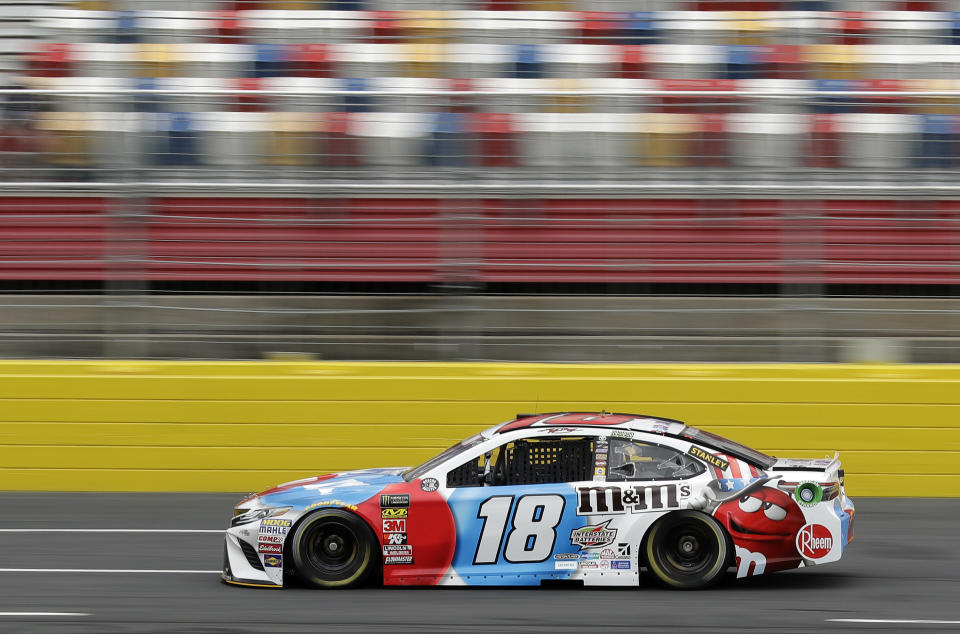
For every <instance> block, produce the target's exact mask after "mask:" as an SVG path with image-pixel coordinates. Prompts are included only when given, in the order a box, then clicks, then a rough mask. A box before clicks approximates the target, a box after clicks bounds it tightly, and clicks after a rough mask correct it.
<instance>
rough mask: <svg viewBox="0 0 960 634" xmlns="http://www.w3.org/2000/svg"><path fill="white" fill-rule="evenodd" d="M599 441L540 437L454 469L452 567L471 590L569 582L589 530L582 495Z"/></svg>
mask: <svg viewBox="0 0 960 634" xmlns="http://www.w3.org/2000/svg"><path fill="white" fill-rule="evenodd" d="M595 450H596V438H595V437H594V436H588V435H573V434H571V435H566V436H560V435H538V436H535V437H527V438H517V439H513V440H508V441H505V442H502V443H501V444H499V445H497V446H494V447H492V448H489V449H488V450H486V451H484V452H483V453H482V454H481V455H479V456H476V457H474V458H472V459H470V460H467V461H465V462H463V463H462V464H460V465H457V466H456V467H454V468H452V469H451V470H450V471H449V472H448V473H447V477H446V482H445V485H446V487H447V496H448V497H447V501H448V504H449V505H450V508H451V511H452V512H453V517H454V522H455V524H456V536H457V543H456V549H455V553H454V557H453V568H454V570H455V572H456V573H457V574H458V575H459V577H460V578H461V579H462V580H463V581H464V582H465V583H467V584H470V585H536V584H538V583H539V582H540V580H541V579H545V578H564V577H567V576H569V575H570V574H571V573H572V572H573V571H574V570H576V568H577V565H576V561H575V559H576V558H577V557H576V556H575V553H576V552H577V551H578V550H579V547H578V546H575V545H574V544H573V543H572V542H571V536H572V535H574V534H575V531H577V529H579V528H581V527H582V526H583V525H584V523H585V522H584V518H582V517H580V516H578V515H577V511H576V504H577V500H576V488H577V486H578V485H584V484H587V483H588V482H589V481H590V480H591V479H592V478H593V475H594V472H595V467H594V454H595Z"/></svg>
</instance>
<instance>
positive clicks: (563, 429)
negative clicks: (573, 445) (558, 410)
mask: <svg viewBox="0 0 960 634" xmlns="http://www.w3.org/2000/svg"><path fill="white" fill-rule="evenodd" d="M576 431H577V430H576V429H575V428H573V427H551V428H550V429H548V430H547V433H548V434H572V433H574V432H576Z"/></svg>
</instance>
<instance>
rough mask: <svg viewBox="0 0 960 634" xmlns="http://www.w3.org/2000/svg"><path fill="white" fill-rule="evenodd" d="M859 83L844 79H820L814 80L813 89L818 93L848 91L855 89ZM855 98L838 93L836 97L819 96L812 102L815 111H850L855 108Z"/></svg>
mask: <svg viewBox="0 0 960 634" xmlns="http://www.w3.org/2000/svg"><path fill="white" fill-rule="evenodd" d="M858 88H859V85H858V84H857V83H856V82H854V81H850V80H845V79H822V80H817V81H815V82H814V89H815V90H816V91H817V92H818V93H827V94H829V93H831V92H850V91H854V90H857V89H858ZM857 101H858V100H857V99H856V98H855V97H849V96H844V95H839V96H837V97H825V96H819V97H818V98H817V101H816V103H815V104H814V111H815V112H851V111H853V110H855V109H856V104H857Z"/></svg>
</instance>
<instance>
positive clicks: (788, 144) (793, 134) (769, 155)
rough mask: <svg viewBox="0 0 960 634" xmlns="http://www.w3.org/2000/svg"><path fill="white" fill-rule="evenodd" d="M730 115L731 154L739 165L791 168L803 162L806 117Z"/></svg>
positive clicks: (766, 114)
mask: <svg viewBox="0 0 960 634" xmlns="http://www.w3.org/2000/svg"><path fill="white" fill-rule="evenodd" d="M727 116H728V122H729V125H730V135H731V146H732V149H731V156H732V159H733V161H734V163H736V164H737V165H741V166H744V167H751V168H754V169H763V168H790V167H796V166H798V165H799V164H800V162H801V157H802V152H803V149H804V147H803V139H804V137H805V136H806V132H807V125H806V123H807V120H806V117H804V116H802V115H799V114H793V113H785V112H751V113H733V114H730V115H727Z"/></svg>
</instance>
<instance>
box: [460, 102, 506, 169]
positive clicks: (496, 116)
mask: <svg viewBox="0 0 960 634" xmlns="http://www.w3.org/2000/svg"><path fill="white" fill-rule="evenodd" d="M469 131H470V132H471V134H472V135H473V138H474V140H475V144H476V151H477V158H476V161H477V164H479V165H481V166H483V167H515V166H516V165H517V155H516V153H517V139H516V128H515V126H514V122H513V116H512V115H509V114H505V113H499V112H476V113H473V114H471V116H470V128H469Z"/></svg>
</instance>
